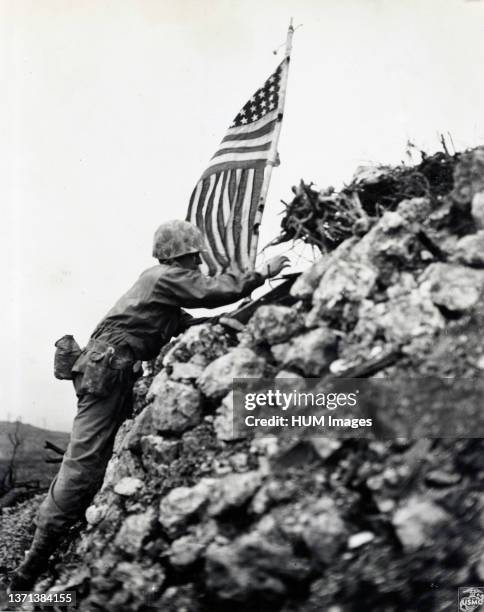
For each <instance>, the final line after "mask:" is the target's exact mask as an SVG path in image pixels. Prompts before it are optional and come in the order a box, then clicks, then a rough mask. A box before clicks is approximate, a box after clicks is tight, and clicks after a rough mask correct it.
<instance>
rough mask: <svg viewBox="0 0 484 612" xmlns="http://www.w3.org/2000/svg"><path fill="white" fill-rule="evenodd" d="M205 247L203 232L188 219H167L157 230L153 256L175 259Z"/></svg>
mask: <svg viewBox="0 0 484 612" xmlns="http://www.w3.org/2000/svg"><path fill="white" fill-rule="evenodd" d="M204 249H205V242H204V239H203V235H202V232H201V231H200V230H199V229H198V227H197V226H196V225H193V224H192V223H189V222H188V221H179V220H175V221H167V222H166V223H163V224H162V225H160V227H159V228H158V229H157V230H156V232H155V236H154V239H153V257H156V259H174V258H175V257H181V256H182V255H188V254H189V253H199V252H200V251H203V250H204Z"/></svg>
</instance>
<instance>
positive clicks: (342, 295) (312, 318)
mask: <svg viewBox="0 0 484 612" xmlns="http://www.w3.org/2000/svg"><path fill="white" fill-rule="evenodd" d="M377 278H378V271H377V269H376V268H374V267H373V266H372V265H371V264H369V263H368V262H365V261H364V260H363V259H360V260H359V261H346V260H341V259H336V260H334V261H333V263H332V264H330V265H329V266H328V268H327V269H326V271H325V272H324V274H323V276H322V277H321V281H320V283H319V286H318V288H317V289H316V291H315V292H314V294H313V309H312V310H311V312H310V313H309V314H308V316H307V319H306V325H307V326H308V327H314V326H315V325H317V324H318V321H319V320H320V319H321V317H322V316H324V315H325V313H327V312H328V311H331V310H332V309H333V308H335V307H336V306H338V305H340V303H341V302H343V301H345V300H350V301H360V300H362V299H363V298H366V297H368V296H369V295H370V293H371V291H372V290H373V288H374V287H375V283H376V281H377Z"/></svg>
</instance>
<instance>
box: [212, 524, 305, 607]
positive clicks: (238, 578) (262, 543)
mask: <svg viewBox="0 0 484 612" xmlns="http://www.w3.org/2000/svg"><path fill="white" fill-rule="evenodd" d="M205 567H206V575H207V586H208V588H209V589H210V590H211V591H213V592H214V593H215V594H216V595H217V597H218V598H219V599H222V600H233V601H237V602H243V601H247V600H250V599H252V598H256V599H259V598H262V599H264V600H273V599H278V598H282V597H283V596H284V595H285V594H286V593H287V592H288V591H290V590H291V584H290V582H291V581H292V582H298V581H301V580H304V579H306V578H307V576H308V573H309V567H308V566H307V564H305V563H304V562H303V561H301V560H300V559H297V558H296V557H295V556H294V552H293V550H292V547H291V546H290V545H289V544H288V543H287V542H281V541H275V540H271V539H269V537H268V536H265V535H263V534H261V533H260V532H259V531H257V530H255V531H253V532H250V533H248V534H244V535H242V536H240V537H239V538H237V540H235V541H234V542H232V543H230V544H226V545H220V544H217V543H213V544H211V545H210V546H209V547H208V549H207V552H206V566H205Z"/></svg>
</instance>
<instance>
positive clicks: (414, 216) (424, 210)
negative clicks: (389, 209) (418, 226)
mask: <svg viewBox="0 0 484 612" xmlns="http://www.w3.org/2000/svg"><path fill="white" fill-rule="evenodd" d="M431 210H432V206H431V204H430V199H429V198H410V199H409V200H402V201H401V202H400V203H399V205H398V206H397V213H398V214H399V215H400V216H401V217H403V218H404V219H405V220H406V221H410V222H411V223H413V222H417V223H422V222H423V221H425V220H426V219H427V218H428V216H429V215H430V212H431Z"/></svg>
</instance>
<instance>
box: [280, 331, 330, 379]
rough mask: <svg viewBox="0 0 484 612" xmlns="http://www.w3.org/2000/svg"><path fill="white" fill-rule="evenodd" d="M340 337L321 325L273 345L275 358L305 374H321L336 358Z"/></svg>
mask: <svg viewBox="0 0 484 612" xmlns="http://www.w3.org/2000/svg"><path fill="white" fill-rule="evenodd" d="M337 341H338V338H337V336H336V334H335V333H334V332H333V330H331V329H329V328H328V327H319V328H317V329H313V330H311V331H309V332H307V333H305V334H302V335H300V336H297V337H295V338H293V339H292V340H291V341H290V342H286V343H284V344H275V345H274V346H273V347H272V349H271V350H272V354H273V355H274V358H275V359H276V360H277V361H278V362H279V363H280V364H282V366H283V367H285V368H297V369H298V370H300V371H301V372H302V373H303V374H304V375H305V376H319V375H320V374H321V373H322V372H323V371H324V370H325V369H326V368H327V367H328V366H329V364H330V363H331V362H332V361H333V360H334V359H335V356H336V346H337Z"/></svg>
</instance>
